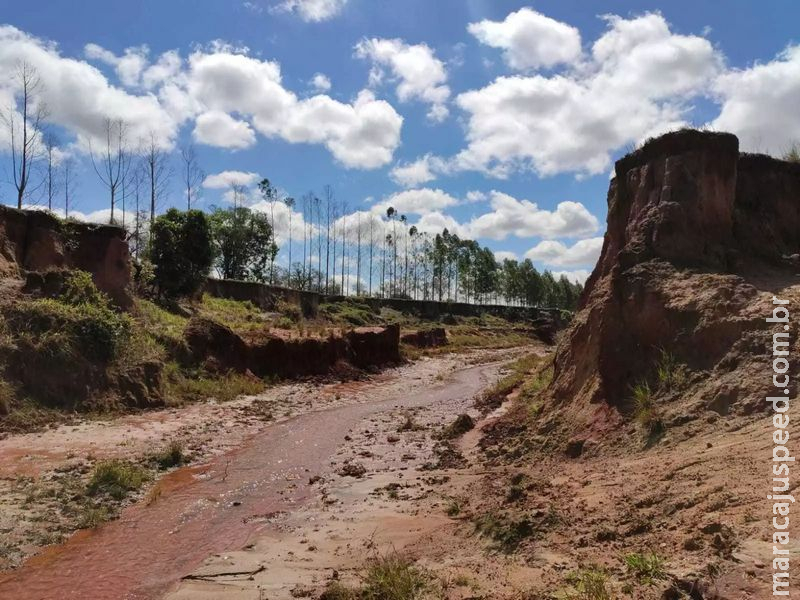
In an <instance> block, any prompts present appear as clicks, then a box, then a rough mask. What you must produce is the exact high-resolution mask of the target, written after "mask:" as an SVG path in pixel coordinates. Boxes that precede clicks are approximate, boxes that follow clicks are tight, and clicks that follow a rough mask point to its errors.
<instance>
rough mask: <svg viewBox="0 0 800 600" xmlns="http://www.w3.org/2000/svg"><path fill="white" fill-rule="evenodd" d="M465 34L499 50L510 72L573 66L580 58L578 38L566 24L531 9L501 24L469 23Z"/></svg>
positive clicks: (514, 13)
mask: <svg viewBox="0 0 800 600" xmlns="http://www.w3.org/2000/svg"><path fill="white" fill-rule="evenodd" d="M467 30H468V31H469V32H470V33H471V34H472V35H474V36H475V37H476V38H478V40H479V41H480V42H481V43H482V44H486V45H487V46H492V47H493V48H501V49H502V50H503V58H504V60H505V61H506V63H507V64H508V66H510V67H511V68H512V69H517V70H526V69H538V68H540V67H553V66H555V65H558V64H562V63H572V62H574V61H576V60H577V59H578V58H579V57H580V55H581V34H580V32H579V31H578V30H577V29H576V28H575V27H571V26H569V25H567V24H565V23H561V22H559V21H556V20H555V19H551V18H550V17H546V16H544V15H543V14H541V13H538V12H536V11H535V10H533V9H530V8H523V9H520V10H518V11H517V12H513V13H511V14H509V15H508V16H507V17H506V18H505V20H503V21H500V22H498V21H489V20H484V21H480V22H479V23H470V25H469V27H468V28H467Z"/></svg>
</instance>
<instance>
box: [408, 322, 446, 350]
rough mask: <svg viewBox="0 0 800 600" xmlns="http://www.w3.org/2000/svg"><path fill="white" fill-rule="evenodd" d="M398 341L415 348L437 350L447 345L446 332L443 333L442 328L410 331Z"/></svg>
mask: <svg viewBox="0 0 800 600" xmlns="http://www.w3.org/2000/svg"><path fill="white" fill-rule="evenodd" d="M400 341H401V342H403V343H404V344H408V345H409V346H415V347H417V348H438V347H439V346H446V345H447V344H448V340H447V331H445V329H444V327H433V328H431V329H420V330H419V331H411V332H409V333H405V334H403V336H402V337H401V338H400Z"/></svg>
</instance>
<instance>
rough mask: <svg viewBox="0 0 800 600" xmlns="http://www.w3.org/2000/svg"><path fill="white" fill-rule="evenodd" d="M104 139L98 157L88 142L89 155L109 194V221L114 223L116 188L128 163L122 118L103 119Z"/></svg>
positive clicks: (126, 132)
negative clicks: (103, 146)
mask: <svg viewBox="0 0 800 600" xmlns="http://www.w3.org/2000/svg"><path fill="white" fill-rule="evenodd" d="M103 129H104V132H103V133H104V135H105V140H104V141H103V144H104V145H105V148H103V149H102V154H101V155H100V157H99V158H97V157H95V153H94V150H93V149H92V145H91V143H90V144H89V155H90V156H91V159H92V167H94V172H95V173H97V176H98V177H99V178H100V181H101V182H102V183H103V185H104V186H105V187H107V188H108V192H109V194H110V196H111V217H110V221H111V223H114V222H115V220H114V210H115V209H116V203H117V189H118V188H119V186H120V184H121V183H122V181H123V179H125V176H126V169H127V167H128V165H129V164H130V161H129V160H127V156H126V155H127V153H128V147H127V134H128V128H127V126H126V125H125V122H124V121H122V119H116V120H112V119H110V118H107V119H105V121H104V123H103Z"/></svg>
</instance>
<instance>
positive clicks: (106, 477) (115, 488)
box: [86, 460, 147, 500]
mask: <svg viewBox="0 0 800 600" xmlns="http://www.w3.org/2000/svg"><path fill="white" fill-rule="evenodd" d="M146 479H147V473H146V472H145V471H144V469H142V468H141V467H140V466H138V465H135V464H133V463H130V462H128V461H124V460H106V461H103V462H100V463H98V464H97V466H95V468H94V471H93V472H92V477H91V479H89V484H88V485H87V486H86V493H87V494H89V495H90V496H95V495H97V494H108V495H109V496H111V497H112V498H114V499H115V500H122V499H123V498H124V497H125V496H127V495H128V493H129V492H135V491H136V490H138V489H139V488H140V487H142V484H143V483H144V482H145V480H146Z"/></svg>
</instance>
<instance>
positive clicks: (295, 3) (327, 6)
mask: <svg viewBox="0 0 800 600" xmlns="http://www.w3.org/2000/svg"><path fill="white" fill-rule="evenodd" d="M346 4H347V0H284V1H283V2H281V3H280V4H278V5H276V6H275V10H277V11H278V12H291V13H295V14H297V15H298V16H299V17H300V18H301V19H302V20H303V21H310V22H312V23H318V22H320V21H327V20H328V19H332V18H333V17H335V16H336V15H338V14H339V13H340V12H342V10H343V9H344V7H345V5H346Z"/></svg>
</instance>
